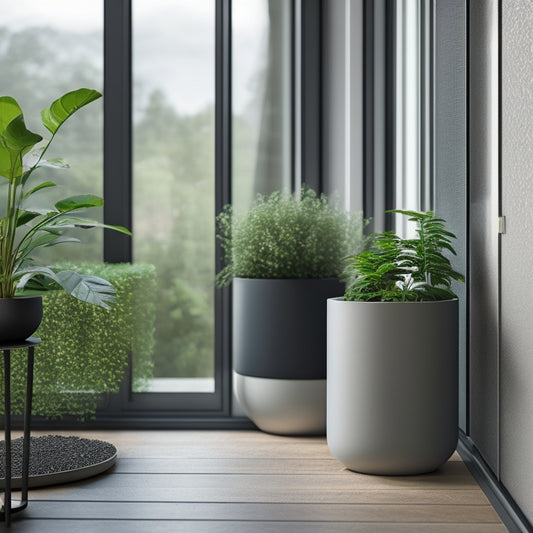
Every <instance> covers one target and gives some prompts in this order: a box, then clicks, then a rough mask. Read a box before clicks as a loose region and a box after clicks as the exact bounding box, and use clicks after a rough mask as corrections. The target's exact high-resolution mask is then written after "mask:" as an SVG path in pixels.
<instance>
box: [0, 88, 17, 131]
mask: <svg viewBox="0 0 533 533" xmlns="http://www.w3.org/2000/svg"><path fill="white" fill-rule="evenodd" d="M19 115H22V109H21V108H20V106H19V105H18V103H17V101H16V100H15V99H14V98H11V96H0V133H3V132H4V130H5V129H6V126H7V125H8V124H9V123H10V122H11V121H12V120H13V119H14V118H15V117H18V116H19Z"/></svg>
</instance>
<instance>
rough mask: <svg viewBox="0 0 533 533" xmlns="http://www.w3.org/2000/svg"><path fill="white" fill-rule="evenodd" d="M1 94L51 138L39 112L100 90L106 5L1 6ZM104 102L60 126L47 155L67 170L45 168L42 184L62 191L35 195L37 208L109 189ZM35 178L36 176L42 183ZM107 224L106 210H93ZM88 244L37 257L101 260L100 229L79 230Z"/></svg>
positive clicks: (35, 1) (24, 0)
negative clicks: (77, 92) (76, 92)
mask: <svg viewBox="0 0 533 533" xmlns="http://www.w3.org/2000/svg"><path fill="white" fill-rule="evenodd" d="M0 72H1V73H2V74H1V76H0V94H1V95H9V96H12V97H14V98H15V99H16V100H17V101H18V102H19V104H20V106H21V107H22V109H23V111H24V114H25V117H24V118H25V121H26V124H27V126H28V127H29V128H30V129H31V130H32V131H35V132H37V133H39V134H41V135H42V136H43V137H44V138H45V139H49V138H50V132H48V131H47V130H46V129H45V128H44V127H43V126H42V125H41V123H40V112H41V109H43V108H45V107H47V106H48V105H50V104H51V103H52V101H53V100H55V99H56V98H59V97H60V96H61V95H62V94H64V93H66V92H68V91H71V90H73V89H77V88H79V87H90V88H93V89H97V90H99V91H101V90H102V85H103V2H102V1H92V2H85V3H83V4H82V3H79V2H78V3H76V4H74V3H73V2H71V1H69V0H47V1H46V2H42V1H41V0H17V1H16V2H3V3H2V17H1V19H0ZM102 121H103V104H102V100H99V101H97V102H94V103H92V104H91V108H90V110H86V109H83V110H81V111H80V112H79V113H77V114H76V115H75V116H74V117H73V118H72V119H71V120H69V121H68V122H66V123H65V125H64V126H62V127H61V130H60V131H59V133H58V134H57V137H56V139H55V141H54V144H53V145H52V148H51V149H50V150H49V152H48V153H47V157H48V158H53V157H63V158H64V159H66V160H67V161H68V163H69V164H70V166H71V168H70V169H68V170H65V171H58V170H48V169H44V168H42V169H39V174H38V176H39V179H40V180H42V181H47V180H50V181H54V182H55V183H57V184H58V185H59V187H57V188H49V189H44V190H42V191H40V192H39V194H38V195H35V196H34V197H32V202H33V203H32V207H41V204H40V203H39V200H41V202H42V205H43V206H45V205H46V206H47V207H48V206H49V205H50V199H57V200H59V199H60V198H66V197H67V196H71V195H74V194H83V193H93V194H98V195H101V194H102V191H103V174H102V161H103V134H102ZM38 176H37V173H35V177H36V178H37V177H38ZM87 215H88V216H89V217H91V218H97V219H101V217H102V210H97V211H96V212H95V213H89V212H87ZM78 236H79V238H80V239H81V240H82V242H83V244H82V245H81V246H80V245H76V244H65V245H61V246H54V247H52V248H40V249H38V250H37V251H36V252H35V253H34V257H35V258H36V259H37V258H38V260H39V261H40V262H42V263H44V264H47V263H54V262H58V261H64V260H68V261H75V262H77V261H81V260H90V261H101V260H102V231H101V230H91V231H90V232H88V231H83V230H79V235H78Z"/></svg>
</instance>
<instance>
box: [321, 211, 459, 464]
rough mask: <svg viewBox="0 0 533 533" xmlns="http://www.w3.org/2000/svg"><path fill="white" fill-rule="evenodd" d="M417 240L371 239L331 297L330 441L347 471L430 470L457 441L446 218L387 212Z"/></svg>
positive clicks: (453, 275) (454, 311)
mask: <svg viewBox="0 0 533 533" xmlns="http://www.w3.org/2000/svg"><path fill="white" fill-rule="evenodd" d="M392 212H394V213H400V214H401V215H404V216H407V217H409V220H410V221H412V222H415V223H416V224H417V230H416V231H417V237H416V238H412V239H402V238H400V237H398V236H397V235H395V234H394V233H392V232H384V233H377V234H373V235H371V236H370V238H369V246H368V249H366V250H365V251H363V252H361V253H360V254H358V255H355V256H353V257H351V258H350V263H349V265H348V267H347V274H348V276H349V278H350V280H351V281H350V282H349V285H348V288H347V290H346V292H345V295H344V298H334V299H330V300H328V419H327V439H328V445H329V448H330V450H331V452H332V453H333V455H335V456H336V457H337V458H338V459H339V460H340V461H341V462H343V463H344V464H345V465H346V466H347V467H348V468H349V469H351V470H355V471H358V472H363V473H369V474H386V475H401V474H402V475H403V474H419V473H423V472H429V471H432V470H435V469H436V468H438V467H439V466H440V465H442V464H443V463H444V462H445V461H446V460H447V459H448V458H449V457H450V455H451V454H452V453H453V451H454V450H455V448H456V444H457V437H458V420H457V417H458V413H457V410H458V400H457V394H458V385H457V380H458V377H457V373H458V301H457V297H456V296H455V294H454V293H453V292H452V290H451V284H452V282H453V281H454V280H457V281H464V278H463V276H462V275H461V274H459V273H458V272H456V271H455V270H454V269H453V268H452V266H451V263H450V261H449V259H448V258H447V257H446V256H445V255H444V253H445V252H450V253H452V254H455V252H454V249H453V247H452V239H453V238H455V236H454V235H453V234H452V233H450V232H449V231H447V230H446V229H445V222H444V220H442V219H439V218H436V217H435V215H434V213H433V212H431V211H428V212H423V213H418V212H413V211H399V210H396V211H392Z"/></svg>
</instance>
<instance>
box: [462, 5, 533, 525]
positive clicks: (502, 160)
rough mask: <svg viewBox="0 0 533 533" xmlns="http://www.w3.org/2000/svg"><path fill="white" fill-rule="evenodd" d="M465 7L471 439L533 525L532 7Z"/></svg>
mask: <svg viewBox="0 0 533 533" xmlns="http://www.w3.org/2000/svg"><path fill="white" fill-rule="evenodd" d="M500 7H501V11H500ZM470 9H471V12H470V21H471V28H470V45H471V46H470V54H471V61H470V199H469V209H470V219H469V227H470V263H471V269H470V330H471V332H470V333H471V334H470V339H471V342H470V363H471V364H470V374H471V379H470V395H471V401H470V437H471V438H472V441H473V442H474V444H475V446H476V448H477V449H478V450H479V451H480V452H481V453H482V455H483V456H484V458H485V460H486V461H487V462H488V464H489V466H490V467H491V468H492V470H493V471H494V473H495V475H496V476H497V478H498V479H499V480H500V482H501V483H502V484H503V486H504V487H505V488H506V489H507V490H508V491H509V493H510V494H511V496H512V497H513V499H514V500H515V501H516V502H517V504H518V505H519V506H520V508H521V510H522V511H523V513H524V514H525V515H526V517H527V518H528V519H529V521H530V522H533V483H532V482H531V472H533V416H532V415H533V357H532V346H533V327H532V319H533V289H532V284H531V269H532V265H533V246H532V244H531V235H532V230H533V211H532V209H531V206H532V205H533V178H532V175H531V169H532V168H533V84H532V80H533V62H532V56H533V47H532V40H531V36H532V35H533V2H531V0H502V1H501V3H500V2H499V1H498V0H471V2H470ZM499 24H501V26H499ZM500 30H501V33H500ZM500 43H501V62H499V53H500V49H499V46H500ZM500 91H501V92H500ZM500 104H501V107H500ZM501 215H503V216H505V221H506V224H505V232H504V233H503V234H500V233H499V228H498V217H499V216H501Z"/></svg>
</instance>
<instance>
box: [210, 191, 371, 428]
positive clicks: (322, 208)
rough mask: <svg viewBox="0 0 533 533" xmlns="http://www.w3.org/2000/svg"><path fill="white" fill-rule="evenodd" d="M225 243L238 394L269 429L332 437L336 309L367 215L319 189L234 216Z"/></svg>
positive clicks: (224, 278)
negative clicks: (329, 349)
mask: <svg viewBox="0 0 533 533" xmlns="http://www.w3.org/2000/svg"><path fill="white" fill-rule="evenodd" d="M217 221H218V238H219V239H220V240H221V245H222V249H223V251H224V255H225V259H226V266H225V268H224V269H222V270H221V271H220V272H219V274H218V276H217V283H218V285H219V286H220V285H224V284H227V283H229V282H230V281H233V362H234V371H235V373H234V378H235V390H236V394H237V397H238V399H239V401H240V404H241V406H242V408H243V410H244V411H245V413H246V414H247V415H248V416H249V417H250V418H251V420H252V421H253V422H254V423H255V424H256V425H257V426H259V427H260V428H261V429H263V430H265V431H269V432H273V433H281V434H304V433H324V431H325V419H326V416H325V415H326V349H325V348H326V336H325V334H326V315H325V310H326V306H325V303H326V300H327V298H328V297H331V296H336V295H340V294H342V293H343V292H344V287H343V285H342V284H341V283H340V282H339V280H338V277H339V276H340V274H341V272H342V268H343V263H344V258H345V257H346V256H347V255H349V254H350V253H354V252H355V251H357V249H358V247H360V246H361V243H362V240H363V239H362V225H363V224H362V216H361V214H360V213H347V212H345V211H344V210H343V209H342V208H341V207H340V206H338V205H337V204H336V203H335V202H332V201H329V200H328V199H327V198H326V197H325V196H324V195H322V196H317V195H316V193H315V192H313V191H312V190H310V189H303V190H302V192H301V193H300V194H298V193H295V194H288V193H284V192H281V191H276V192H274V193H272V194H271V195H270V196H259V197H258V198H257V200H256V201H255V202H254V204H253V205H252V207H251V208H250V210H249V211H247V212H245V213H234V212H233V211H232V209H231V207H226V208H225V209H224V210H223V211H222V213H221V214H220V215H219V217H218V219H217Z"/></svg>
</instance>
